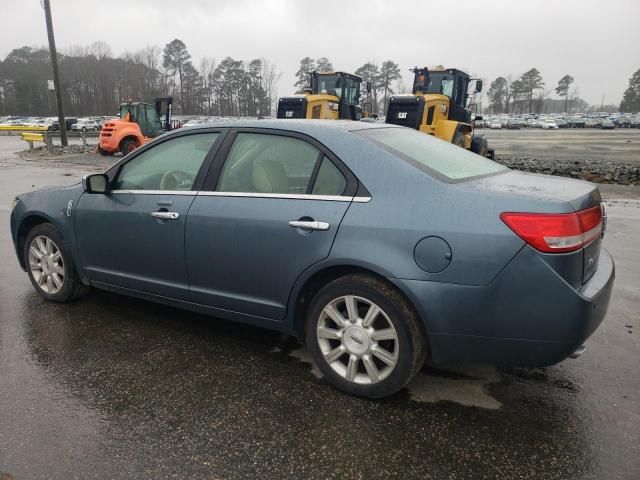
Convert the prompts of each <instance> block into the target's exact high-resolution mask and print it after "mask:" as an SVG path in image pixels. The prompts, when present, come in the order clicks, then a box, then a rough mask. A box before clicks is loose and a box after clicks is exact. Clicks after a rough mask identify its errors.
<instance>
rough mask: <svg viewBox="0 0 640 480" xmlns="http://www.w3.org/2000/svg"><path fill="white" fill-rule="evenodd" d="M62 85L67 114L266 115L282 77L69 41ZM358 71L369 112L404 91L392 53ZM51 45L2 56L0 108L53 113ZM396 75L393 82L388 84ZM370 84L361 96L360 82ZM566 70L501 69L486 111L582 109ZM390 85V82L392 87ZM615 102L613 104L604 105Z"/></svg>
mask: <svg viewBox="0 0 640 480" xmlns="http://www.w3.org/2000/svg"><path fill="white" fill-rule="evenodd" d="M59 64H60V76H61V90H62V97H63V101H64V104H65V111H66V112H67V114H69V115H91V114H105V113H112V112H115V111H116V108H117V105H118V104H120V103H122V102H126V101H128V100H129V99H132V100H134V101H147V102H152V101H153V99H154V98H155V97H158V96H173V97H174V111H175V112H176V113H181V114H202V115H219V116H261V115H265V116H270V115H274V114H275V112H272V108H273V105H274V104H275V102H276V100H277V83H278V81H279V79H280V78H281V76H282V73H280V72H279V71H278V69H277V66H276V64H275V63H274V62H272V61H270V60H267V59H265V58H255V59H252V60H249V61H243V60H237V59H234V58H232V57H226V58H223V59H222V60H220V61H219V62H217V61H216V60H215V59H214V58H212V57H204V58H202V59H201V60H200V62H199V63H198V64H197V65H196V64H194V61H193V59H192V57H191V54H190V53H189V51H188V49H187V46H186V45H185V44H184V42H182V41H181V40H179V39H174V40H172V41H171V42H169V43H167V44H166V45H165V46H164V48H161V47H159V46H155V45H152V46H147V47H145V48H143V49H140V50H137V51H133V52H125V53H124V54H122V55H120V56H119V57H115V56H114V55H113V54H112V51H111V48H110V47H109V45H108V44H106V43H105V42H94V43H92V44H91V45H89V46H86V47H80V46H75V47H69V48H66V49H63V50H61V52H60V55H59ZM333 70H334V67H333V64H332V62H331V60H329V59H328V58H327V57H320V58H318V59H313V58H311V57H305V58H303V59H301V60H300V66H299V68H298V71H297V72H296V73H295V77H296V81H295V83H294V85H293V87H294V89H295V90H296V91H297V92H298V93H301V92H302V91H303V90H304V88H305V87H306V86H307V84H308V81H309V74H310V73H311V72H313V71H318V72H327V71H333ZM354 73H355V74H356V75H358V76H360V77H362V79H363V88H362V89H361V93H362V95H361V105H362V106H363V107H364V104H365V102H367V101H369V100H370V101H371V103H372V104H373V105H372V106H373V111H379V112H383V113H384V112H385V109H386V105H387V103H388V99H389V97H390V96H391V95H393V94H394V93H406V92H405V91H404V87H403V86H402V75H401V73H400V67H399V65H398V64H397V63H396V62H394V61H393V60H385V61H383V62H381V63H375V62H366V63H365V64H363V65H362V66H360V67H359V68H357V69H356V70H355V72H354ZM50 78H51V66H50V61H49V52H48V50H46V49H45V48H43V47H41V48H33V47H21V48H17V49H14V50H13V51H12V52H11V53H9V55H7V57H6V58H5V59H4V60H1V61H0V113H2V114H11V115H42V114H49V115H53V114H54V113H55V100H54V96H53V92H50V91H48V90H47V80H48V79H50ZM394 82H395V83H394ZM367 84H369V85H370V86H371V90H370V97H369V98H368V97H367V92H366V90H365V88H364V87H365V86H366V85H367ZM574 84H575V81H574V78H573V77H572V76H571V75H568V74H567V75H564V76H563V77H562V78H561V79H559V80H558V83H557V85H556V86H555V89H554V90H555V93H556V94H557V95H558V96H560V100H557V99H552V98H550V93H551V90H550V89H545V85H546V84H545V82H544V80H543V78H542V75H541V74H540V72H539V71H538V70H537V69H536V68H531V69H530V70H528V71H527V72H525V73H523V74H522V75H521V76H520V77H519V78H517V79H515V80H513V79H512V77H511V76H506V77H505V76H499V77H498V78H496V79H495V80H494V81H493V82H491V84H490V87H489V90H488V92H487V96H488V100H489V108H488V110H489V111H491V112H493V113H527V112H528V113H542V112H562V111H564V112H567V113H571V112H577V111H585V110H586V109H587V108H588V104H587V103H586V102H585V101H584V100H582V99H581V98H580V97H579V90H578V88H577V87H575V86H574ZM394 85H395V88H394ZM607 107H610V108H616V106H607ZM619 110H620V111H623V112H637V111H640V70H638V71H637V72H635V74H634V75H633V76H632V78H631V79H630V80H629V87H628V88H627V90H626V91H625V93H624V96H623V99H622V102H621V104H620V107H619Z"/></svg>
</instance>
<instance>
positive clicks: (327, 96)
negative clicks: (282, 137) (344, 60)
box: [277, 72, 363, 120]
mask: <svg viewBox="0 0 640 480" xmlns="http://www.w3.org/2000/svg"><path fill="white" fill-rule="evenodd" d="M309 77H310V78H309V85H308V86H307V87H306V88H305V89H304V93H302V94H299V95H292V96H290V97H282V98H280V99H279V100H278V114H277V115H278V118H323V119H329V120H360V119H361V118H362V116H363V115H362V108H361V107H360V84H361V83H362V78H360V77H358V76H357V75H353V74H351V73H345V72H322V73H319V72H312V73H311V74H310V75H309Z"/></svg>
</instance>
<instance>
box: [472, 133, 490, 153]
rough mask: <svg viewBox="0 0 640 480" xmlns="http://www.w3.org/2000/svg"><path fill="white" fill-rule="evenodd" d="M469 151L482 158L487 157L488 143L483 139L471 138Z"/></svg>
mask: <svg viewBox="0 0 640 480" xmlns="http://www.w3.org/2000/svg"><path fill="white" fill-rule="evenodd" d="M471 151H472V152H473V153H477V154H478V155H480V156H482V157H488V156H489V142H487V139H486V138H484V137H477V136H476V137H473V139H472V140H471Z"/></svg>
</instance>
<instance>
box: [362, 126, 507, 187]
mask: <svg viewBox="0 0 640 480" xmlns="http://www.w3.org/2000/svg"><path fill="white" fill-rule="evenodd" d="M357 133H358V134H359V135H362V136H363V137H365V138H367V139H368V140H370V141H371V142H373V143H375V144H377V145H379V146H381V147H382V148H384V149H385V150H387V151H389V152H391V153H393V154H394V155H396V156H397V157H398V158H401V159H403V160H405V161H408V162H409V163H411V164H413V165H415V166H416V167H418V168H420V169H421V170H426V172H427V173H429V174H431V175H433V176H435V177H440V178H442V179H444V180H449V181H459V180H465V179H468V178H473V177H479V176H483V175H489V174H493V173H499V172H505V171H507V170H509V169H508V168H507V167H504V166H502V165H500V164H499V163H496V162H494V161H491V160H489V159H488V158H485V157H482V156H480V155H478V154H475V153H471V152H469V151H468V150H465V149H464V148H460V147H458V146H456V145H453V144H451V143H448V142H444V141H442V140H439V139H437V138H433V137H431V136H430V135H425V134H424V133H422V132H418V131H416V130H412V129H409V128H372V129H368V130H360V131H359V132H357Z"/></svg>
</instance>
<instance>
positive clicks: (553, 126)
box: [541, 120, 558, 130]
mask: <svg viewBox="0 0 640 480" xmlns="http://www.w3.org/2000/svg"><path fill="white" fill-rule="evenodd" d="M541 127H542V128H543V129H545V130H557V129H558V124H557V123H556V122H554V121H553V120H546V121H544V122H542V125H541Z"/></svg>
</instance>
